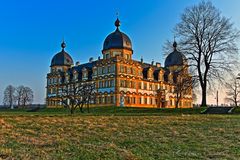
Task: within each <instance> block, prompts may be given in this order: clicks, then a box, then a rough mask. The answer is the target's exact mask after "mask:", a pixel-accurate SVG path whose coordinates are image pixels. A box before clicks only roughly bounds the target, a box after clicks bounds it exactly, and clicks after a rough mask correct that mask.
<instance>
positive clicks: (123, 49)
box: [102, 18, 133, 59]
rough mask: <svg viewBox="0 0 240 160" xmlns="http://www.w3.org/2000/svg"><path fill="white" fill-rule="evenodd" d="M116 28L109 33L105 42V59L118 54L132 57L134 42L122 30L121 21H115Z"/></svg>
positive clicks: (127, 57) (103, 52) (103, 51)
mask: <svg viewBox="0 0 240 160" xmlns="http://www.w3.org/2000/svg"><path fill="white" fill-rule="evenodd" d="M115 26H116V30H115V31H114V32H113V33H111V34H109V35H108V36H107V38H106V39H105V41H104V44H103V50H102V54H103V59H108V58H110V57H115V56H117V55H119V56H121V57H124V58H126V59H132V54H133V50H132V42H131V40H130V38H129V37H128V36H127V35H126V34H124V33H123V32H121V31H120V29H119V27H120V21H119V19H118V18H117V20H116V21H115Z"/></svg>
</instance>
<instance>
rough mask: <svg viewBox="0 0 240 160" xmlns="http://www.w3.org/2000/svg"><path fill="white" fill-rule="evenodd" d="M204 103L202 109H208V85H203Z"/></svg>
mask: <svg viewBox="0 0 240 160" xmlns="http://www.w3.org/2000/svg"><path fill="white" fill-rule="evenodd" d="M201 87H202V103H201V107H206V106H207V87H206V85H205V84H204V85H202V86H201Z"/></svg>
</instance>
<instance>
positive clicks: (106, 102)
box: [105, 96, 108, 104]
mask: <svg viewBox="0 0 240 160" xmlns="http://www.w3.org/2000/svg"><path fill="white" fill-rule="evenodd" d="M107 99H108V97H107V96H105V104H108V101H107Z"/></svg>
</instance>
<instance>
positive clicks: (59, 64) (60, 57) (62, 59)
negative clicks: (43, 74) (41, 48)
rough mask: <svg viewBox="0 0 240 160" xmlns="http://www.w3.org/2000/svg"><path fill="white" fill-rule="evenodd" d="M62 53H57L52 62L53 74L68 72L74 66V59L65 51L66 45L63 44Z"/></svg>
mask: <svg viewBox="0 0 240 160" xmlns="http://www.w3.org/2000/svg"><path fill="white" fill-rule="evenodd" d="M61 47H62V51H61V52H59V53H57V54H56V55H55V56H54V57H53V58H52V61H51V66H50V67H51V72H54V71H66V70H67V69H69V68H70V67H71V66H72V65H73V60H72V57H71V56H70V55H69V54H68V53H67V52H66V51H65V48H66V43H65V42H64V41H63V42H62V44H61Z"/></svg>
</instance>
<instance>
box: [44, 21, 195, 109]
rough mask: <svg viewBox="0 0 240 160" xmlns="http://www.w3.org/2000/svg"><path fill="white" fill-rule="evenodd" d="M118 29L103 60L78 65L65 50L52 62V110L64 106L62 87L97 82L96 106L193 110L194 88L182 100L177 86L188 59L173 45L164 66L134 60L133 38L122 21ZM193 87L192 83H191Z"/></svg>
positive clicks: (49, 76) (49, 90)
mask: <svg viewBox="0 0 240 160" xmlns="http://www.w3.org/2000/svg"><path fill="white" fill-rule="evenodd" d="M115 26H116V30H115V31H114V32H113V33H111V34H109V35H108V36H107V37H106V39H105V41H104V44H103V49H102V57H98V59H97V60H94V59H93V58H90V59H89V62H88V63H84V64H80V63H79V62H76V64H75V65H74V63H73V60H72V58H71V56H70V55H69V54H68V53H67V52H66V51H65V47H66V44H65V42H63V43H62V44H61V47H62V51H61V52H59V53H57V54H56V55H55V56H54V57H53V58H52V61H51V66H50V68H51V69H50V73H48V74H47V87H46V89H47V93H46V104H47V106H48V107H60V106H62V103H61V101H60V99H59V96H61V87H64V85H66V84H68V83H90V82H95V87H96V93H97V94H96V98H95V100H94V102H93V104H92V105H93V106H128V107H154V108H174V107H176V101H178V102H179V103H178V107H179V108H190V107H192V87H190V88H189V89H187V90H185V91H184V93H182V94H180V95H181V97H180V98H179V100H178V97H177V95H179V94H178V93H176V87H177V83H178V81H180V80H181V76H182V75H183V74H179V73H180V71H184V72H183V73H184V75H187V76H188V77H191V75H190V74H189V73H188V64H187V60H186V57H185V56H184V55H183V54H182V53H181V52H179V51H178V50H177V43H176V42H175V41H174V43H173V52H172V53H170V54H169V55H168V56H167V58H166V59H165V65H164V67H162V66H161V64H160V63H154V62H152V63H151V64H148V63H145V62H143V59H142V58H141V60H140V61H137V60H133V59H132V54H133V49H132V43H131V40H130V38H129V37H128V36H127V35H126V34H124V33H123V32H121V31H120V29H119V28H120V21H119V19H117V20H116V21H115ZM190 85H191V84H190Z"/></svg>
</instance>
